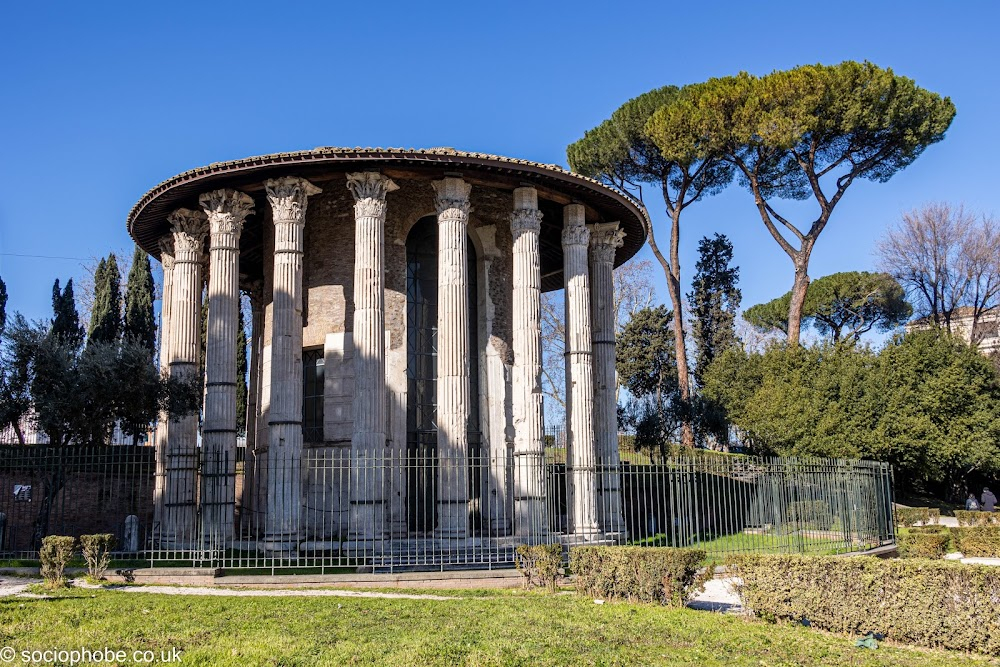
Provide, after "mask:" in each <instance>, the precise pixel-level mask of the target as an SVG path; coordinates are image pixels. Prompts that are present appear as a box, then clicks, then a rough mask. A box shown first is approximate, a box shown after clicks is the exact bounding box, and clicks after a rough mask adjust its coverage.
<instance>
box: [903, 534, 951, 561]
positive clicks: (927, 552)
mask: <svg viewBox="0 0 1000 667" xmlns="http://www.w3.org/2000/svg"><path fill="white" fill-rule="evenodd" d="M910 530H914V529H913V528H911V529H910ZM949 542H950V536H949V535H948V533H942V532H936V533H924V532H919V533H913V532H909V533H906V534H901V535H899V537H898V538H897V539H896V545H897V547H898V548H899V555H900V556H902V557H903V558H943V557H944V555H945V554H946V553H948V543H949Z"/></svg>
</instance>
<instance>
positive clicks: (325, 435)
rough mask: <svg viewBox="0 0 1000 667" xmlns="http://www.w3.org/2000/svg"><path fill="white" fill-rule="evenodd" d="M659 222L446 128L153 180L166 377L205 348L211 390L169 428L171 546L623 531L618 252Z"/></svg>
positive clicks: (557, 172)
mask: <svg viewBox="0 0 1000 667" xmlns="http://www.w3.org/2000/svg"><path fill="white" fill-rule="evenodd" d="M647 225H648V217H647V213H646V211H645V209H644V208H643V206H642V204H640V203H639V202H637V201H635V200H634V199H632V198H631V197H629V196H628V195H626V194H625V193H623V192H620V191H618V190H615V189H613V188H609V187H607V186H605V185H602V184H600V183H598V182H596V181H594V180H591V179H588V178H585V177H582V176H579V175H577V174H573V173H570V172H567V171H565V170H563V169H561V168H559V167H557V166H555V165H546V164H538V163H535V162H529V161H526V160H517V159H510V158H504V157H498V156H494V155H484V154H479V153H465V152H461V151H456V150H453V149H444V148H437V149H430V150H404V149H345V148H317V149H315V150H311V151H302V152H295V153H279V154H274V155H265V156H261V157H253V158H248V159H245V160H236V161H232V162H223V163H214V164H211V165H209V166H207V167H201V168H198V169H194V170H191V171H188V172H185V173H183V174H180V175H178V176H175V177H173V178H171V179H169V180H167V181H165V182H163V183H161V184H160V185H158V186H156V187H155V188H153V189H152V190H150V191H149V192H148V193H147V194H146V195H145V196H143V197H142V199H141V200H140V201H139V202H138V204H136V206H135V207H134V208H133V210H132V211H131V213H130V214H129V217H128V230H129V233H130V234H131V235H132V237H133V238H134V239H135V241H136V242H137V243H138V244H139V245H140V246H141V247H142V248H143V249H145V250H146V252H148V253H149V254H150V255H152V256H153V257H155V258H156V259H158V260H159V261H160V262H161V263H162V266H163V307H162V346H161V362H160V363H161V365H162V368H163V369H164V371H166V372H168V373H169V374H170V375H171V376H174V377H184V376H190V375H192V374H195V373H198V372H199V369H200V368H201V367H202V364H203V368H204V374H205V377H204V386H205V389H204V410H203V415H202V416H201V419H199V416H198V415H194V416H189V417H184V418H179V419H166V418H164V419H161V420H160V424H159V426H158V429H157V434H156V447H157V489H156V497H155V509H156V526H155V528H154V531H153V532H154V536H153V538H152V539H153V541H154V543H155V545H156V546H158V547H159V548H164V549H191V548H197V546H198V545H203V544H204V543H205V540H206V539H211V540H213V544H215V545H222V546H230V545H233V546H239V547H240V548H248V546H247V545H250V547H249V548H255V549H259V550H262V551H270V552H280V553H287V554H294V553H296V552H301V551H302V550H304V549H309V548H313V549H324V548H327V549H328V548H331V546H330V545H335V546H337V548H342V549H344V548H347V549H350V548H357V549H367V548H372V549H375V550H377V549H379V548H381V547H380V545H384V544H390V543H391V542H392V541H393V540H406V539H411V538H412V537H413V536H415V535H418V536H428V539H435V540H445V541H447V540H452V541H454V540H458V541H470V540H471V541H474V540H482V539H483V538H484V536H485V537H494V538H505V539H506V538H510V539H512V540H516V539H518V538H521V539H523V540H528V541H530V540H534V539H538V538H539V536H541V535H543V534H549V535H551V533H553V532H557V533H561V534H562V535H564V536H565V538H566V539H573V540H581V541H594V540H604V539H615V538H616V537H620V536H621V535H622V533H623V524H622V517H621V498H620V489H619V481H618V480H619V476H618V466H619V461H618V446H617V423H616V404H615V379H614V311H613V296H612V292H613V290H612V273H611V272H612V268H613V267H615V266H617V265H619V264H621V263H622V262H625V261H626V260H627V259H629V258H630V257H632V256H633V255H634V254H635V253H636V252H637V251H638V250H639V248H640V247H641V245H642V243H643V240H644V238H645V230H646V226H647ZM557 289H565V302H566V364H565V366H566V385H567V396H568V409H567V429H566V430H567V432H568V450H567V464H566V468H565V483H564V488H565V497H564V498H563V499H561V500H560V499H554V498H552V497H550V496H551V495H552V492H551V484H549V483H548V482H547V481H546V479H545V475H546V468H545V466H544V465H543V457H544V439H543V409H542V392H541V384H540V376H541V338H540V333H541V331H540V321H539V320H540V315H539V310H540V308H539V302H540V297H541V294H542V292H545V291H549V290H557ZM241 292H242V293H246V294H248V295H249V301H250V304H251V311H252V336H251V345H250V348H251V349H250V365H249V367H250V372H249V399H248V413H249V414H248V417H247V449H246V455H245V461H244V457H243V456H238V455H237V447H236V438H237V431H238V428H237V427H238V425H237V423H236V391H237V389H236V384H237V383H236V380H237V370H236V369H237V362H236V358H237V352H236V348H237V326H238V324H237V321H238V308H239V303H240V298H241ZM203 301H204V302H205V303H206V304H207V325H206V328H205V330H206V332H207V333H206V335H205V339H206V340H205V343H204V345H203V343H202V335H201V328H202V324H201V318H202V308H203ZM202 348H203V349H202ZM238 459H239V461H238ZM238 471H239V472H238ZM546 489H550V490H548V491H547V490H546ZM554 503H561V506H562V507H563V509H562V513H563V514H564V516H565V521H564V522H563V523H562V524H559V525H555V524H553V522H552V521H551V520H550V519H549V518H547V517H548V516H549V515H551V512H552V506H553V504H554Z"/></svg>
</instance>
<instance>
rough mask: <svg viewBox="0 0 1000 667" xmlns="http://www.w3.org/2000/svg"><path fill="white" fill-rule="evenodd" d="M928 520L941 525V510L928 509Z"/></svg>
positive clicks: (935, 508)
mask: <svg viewBox="0 0 1000 667" xmlns="http://www.w3.org/2000/svg"><path fill="white" fill-rule="evenodd" d="M927 518H928V521H930V523H940V522H941V510H940V509H938V508H937V507H929V508H927Z"/></svg>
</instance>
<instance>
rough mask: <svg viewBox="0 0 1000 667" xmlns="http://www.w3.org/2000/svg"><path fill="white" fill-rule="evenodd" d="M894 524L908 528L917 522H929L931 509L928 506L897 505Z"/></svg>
mask: <svg viewBox="0 0 1000 667" xmlns="http://www.w3.org/2000/svg"><path fill="white" fill-rule="evenodd" d="M895 512H896V525H897V526H903V527H904V528H909V527H910V526H915V525H916V524H918V523H930V520H931V510H930V508H929V507H897V508H896V510H895Z"/></svg>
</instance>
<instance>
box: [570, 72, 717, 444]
mask: <svg viewBox="0 0 1000 667" xmlns="http://www.w3.org/2000/svg"><path fill="white" fill-rule="evenodd" d="M683 94H684V89H678V88H677V87H675V86H664V87H663V88H657V89H655V90H651V91H649V92H648V93H644V94H643V95H640V96H639V97H636V98H634V99H632V100H629V101H628V102H626V103H625V104H623V105H622V106H621V107H619V108H618V110H616V111H615V112H614V113H613V114H611V117H610V118H609V119H608V120H606V121H604V122H603V123H601V124H600V125H598V126H597V127H596V128H594V129H592V130H589V131H587V132H586V134H585V135H584V137H583V138H582V139H580V140H579V141H577V142H575V143H573V144H571V145H570V146H569V147H568V148H567V149H566V153H567V156H568V158H569V163H570V166H571V167H572V168H573V170H574V171H576V172H579V173H581V174H584V175H585V176H590V177H593V178H597V179H600V180H602V181H604V182H605V183H608V184H611V185H614V186H616V187H620V188H625V189H630V190H632V191H633V192H637V194H638V195H639V196H640V198H641V196H642V185H643V184H651V185H654V186H656V187H658V188H659V190H660V193H661V194H662V195H663V201H664V204H665V206H666V213H667V216H668V217H669V219H670V231H669V242H668V244H669V245H668V249H667V252H668V256H664V254H663V253H662V252H661V251H660V248H659V246H658V245H657V243H656V234H655V232H654V229H653V226H652V225H651V226H650V227H649V228H648V229H647V230H646V238H647V240H648V242H649V246H650V249H651V250H652V251H653V255H654V256H655V257H656V260H657V261H658V262H659V263H660V266H661V267H662V268H663V273H664V277H665V278H666V281H667V293H668V294H669V295H670V303H671V304H672V305H673V324H674V326H673V335H674V347H675V349H676V350H677V354H676V363H677V375H678V381H679V392H680V393H679V396H680V400H681V402H682V403H684V404H688V403H689V402H690V399H691V389H690V381H689V372H688V362H687V349H686V345H685V341H684V321H683V313H684V303H683V300H682V296H681V266H680V251H679V247H680V233H681V228H680V223H681V214H682V212H683V211H684V209H686V208H687V207H688V206H690V205H691V204H693V203H694V202H696V201H698V200H699V199H701V198H702V197H704V196H707V195H711V194H714V193H716V192H718V191H719V190H721V189H722V188H723V187H725V186H726V185H727V184H728V183H729V182H730V180H732V175H733V170H732V167H731V166H730V165H729V164H728V163H726V162H724V161H723V160H722V159H720V158H721V154H720V153H719V152H718V151H717V150H715V148H714V146H712V145H710V144H708V143H704V142H699V141H698V136H697V133H696V132H694V131H693V130H695V129H696V128H694V127H688V126H681V125H678V126H676V127H675V128H674V131H673V132H671V133H661V134H660V135H659V136H658V137H657V141H656V142H654V140H653V137H651V136H650V134H649V132H648V127H649V121H650V119H651V118H652V117H653V116H654V114H656V113H657V112H658V110H660V109H662V108H664V107H669V106H673V105H675V104H677V101H678V100H679V99H680V98H681V97H682V95H683ZM689 412H690V410H685V411H683V415H684V416H683V417H682V433H681V440H682V442H683V444H685V445H686V446H694V430H693V426H692V423H691V421H690V418H689V416H688V414H689Z"/></svg>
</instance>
